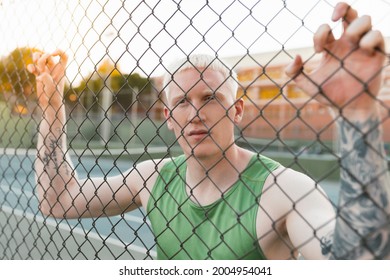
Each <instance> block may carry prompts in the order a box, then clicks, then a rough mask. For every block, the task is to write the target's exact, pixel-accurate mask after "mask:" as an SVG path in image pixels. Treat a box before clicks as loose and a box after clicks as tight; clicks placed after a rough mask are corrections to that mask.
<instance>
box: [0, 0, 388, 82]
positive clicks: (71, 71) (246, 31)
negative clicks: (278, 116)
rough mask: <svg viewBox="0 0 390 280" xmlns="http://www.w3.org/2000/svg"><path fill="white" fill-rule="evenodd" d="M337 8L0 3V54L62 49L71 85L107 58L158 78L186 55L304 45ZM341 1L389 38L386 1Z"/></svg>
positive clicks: (274, 0) (114, 1)
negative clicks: (19, 49) (368, 17)
mask: <svg viewBox="0 0 390 280" xmlns="http://www.w3.org/2000/svg"><path fill="white" fill-rule="evenodd" d="M106 2H108V4H106ZM206 2H208V5H206ZM337 2H338V1H336V0H285V1H282V0H261V1H259V0H241V1H233V0H209V1H205V0H197V1H194V0H183V1H178V0H161V1H158V0H145V1H139V0H127V1H120V0H110V1H107V0H78V1H76V0H68V1H63V0H50V1H49V0H13V1H12V0H0V3H1V5H0V22H1V25H0V29H1V30H0V56H5V55H7V54H8V53H9V52H10V51H12V50H13V49H15V48H16V47H24V46H29V47H36V48H39V49H42V50H45V51H49V52H50V51H53V50H55V49H57V48H61V49H63V50H65V51H66V52H67V53H68V54H69V56H70V62H69V68H68V76H69V77H70V79H71V80H72V79H79V78H80V77H81V76H83V75H84V76H85V75H89V73H91V72H92V71H93V70H94V67H95V66H96V65H97V64H98V63H99V62H101V61H102V60H103V59H104V58H106V57H107V55H108V56H109V57H110V58H111V59H112V60H113V61H115V62H116V63H117V65H118V66H119V68H120V70H121V72H123V73H130V72H132V71H136V72H139V73H141V74H143V75H151V76H157V75H160V74H161V73H162V71H163V66H164V65H167V64H169V63H170V62H171V61H172V60H173V59H175V58H177V57H182V56H184V55H187V54H189V53H192V52H197V53H199V52H202V53H210V54H217V55H218V56H220V57H227V56H236V55H245V54H247V53H250V54H256V53H261V52H268V51H277V50H281V49H282V48H284V49H287V50H288V49H293V48H299V47H307V46H311V44H312V37H313V33H314V32H315V31H316V29H317V28H318V26H319V25H320V24H322V23H330V24H331V25H332V27H334V28H335V30H336V31H337V30H338V29H340V28H339V27H340V25H339V24H335V23H331V21H330V17H331V14H332V10H333V7H334V5H335V4H336V3H337ZM347 2H348V3H351V4H353V6H354V7H355V8H356V9H357V10H358V12H359V14H369V15H372V17H373V26H374V28H376V29H379V30H381V31H382V32H383V33H384V35H385V36H389V35H390V0H370V1H367V0H355V1H347ZM337 32H339V31H337ZM337 32H336V33H337Z"/></svg>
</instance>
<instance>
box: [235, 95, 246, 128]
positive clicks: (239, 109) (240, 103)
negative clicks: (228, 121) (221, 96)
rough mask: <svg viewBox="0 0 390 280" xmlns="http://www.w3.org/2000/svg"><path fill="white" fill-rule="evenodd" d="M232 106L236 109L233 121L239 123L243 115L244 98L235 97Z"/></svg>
mask: <svg viewBox="0 0 390 280" xmlns="http://www.w3.org/2000/svg"><path fill="white" fill-rule="evenodd" d="M234 108H235V109H236V112H235V115H234V123H235V124H239V123H240V122H241V120H242V117H243V115H244V100H242V98H239V99H237V100H236V102H235V103H234Z"/></svg>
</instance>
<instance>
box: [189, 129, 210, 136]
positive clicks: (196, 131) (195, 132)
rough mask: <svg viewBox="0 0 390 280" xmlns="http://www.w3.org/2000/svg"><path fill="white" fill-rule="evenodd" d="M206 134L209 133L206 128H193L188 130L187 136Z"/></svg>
mask: <svg viewBox="0 0 390 280" xmlns="http://www.w3.org/2000/svg"><path fill="white" fill-rule="evenodd" d="M207 134H209V131H208V130H207V129H194V130H190V132H188V136H204V135H207Z"/></svg>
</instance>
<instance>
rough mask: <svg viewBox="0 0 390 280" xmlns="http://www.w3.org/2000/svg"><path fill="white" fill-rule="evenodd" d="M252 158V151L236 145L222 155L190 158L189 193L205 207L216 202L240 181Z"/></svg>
mask: <svg viewBox="0 0 390 280" xmlns="http://www.w3.org/2000/svg"><path fill="white" fill-rule="evenodd" d="M251 156H252V153H251V152H250V151H248V150H245V149H242V148H240V147H238V146H235V145H234V146H232V147H231V148H230V149H229V150H227V151H226V152H225V153H223V154H222V153H221V154H220V155H214V156H209V157H202V158H197V157H195V156H192V157H190V158H189V159H188V160H187V173H186V183H187V193H189V194H190V195H192V196H194V199H193V200H195V201H197V202H199V203H200V204H203V205H205V204H209V203H210V202H213V201H215V200H216V199H218V198H219V197H220V195H221V193H224V192H226V191H227V190H228V189H229V188H230V187H231V186H232V185H233V184H234V183H235V182H236V181H237V180H238V178H239V175H240V173H242V172H243V171H244V169H245V168H246V166H247V165H248V163H249V161H250V159H251Z"/></svg>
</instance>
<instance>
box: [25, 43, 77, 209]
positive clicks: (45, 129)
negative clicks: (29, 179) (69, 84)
mask: <svg viewBox="0 0 390 280" xmlns="http://www.w3.org/2000/svg"><path fill="white" fill-rule="evenodd" d="M55 56H59V58H60V60H59V62H58V63H55V61H54V57H55ZM67 59H68V58H67V56H66V54H65V53H63V52H61V51H57V52H55V53H53V54H47V53H45V54H43V53H34V55H33V61H34V63H33V64H30V65H29V66H28V67H29V68H28V69H29V71H30V72H32V73H34V74H35V75H36V81H37V96H38V105H39V107H40V110H41V112H42V120H41V122H40V124H39V131H38V145H37V159H36V161H35V171H36V181H37V185H38V195H39V198H40V209H41V211H42V212H43V213H45V214H47V215H55V213H57V212H62V213H64V212H66V209H64V207H66V206H65V205H63V204H61V203H59V201H60V199H59V197H65V196H68V193H67V192H66V189H65V188H64V187H63V186H65V185H66V184H68V185H69V186H72V185H76V183H77V175H76V173H75V171H74V169H73V167H72V164H71V160H70V158H69V155H68V154H67V150H66V149H67V147H66V146H67V144H66V133H65V128H66V126H65V122H66V117H65V108H64V104H63V90H64V83H65V81H64V80H65V67H66V63H67ZM60 208H62V209H61V211H60V210H59V209H60Z"/></svg>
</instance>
